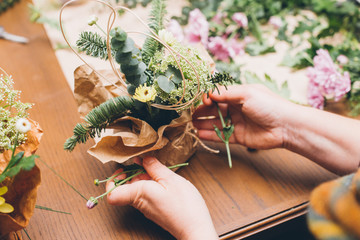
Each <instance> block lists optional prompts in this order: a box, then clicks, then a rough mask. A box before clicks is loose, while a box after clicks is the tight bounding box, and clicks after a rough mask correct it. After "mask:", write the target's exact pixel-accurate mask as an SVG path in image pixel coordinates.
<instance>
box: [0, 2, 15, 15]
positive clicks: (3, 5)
mask: <svg viewBox="0 0 360 240" xmlns="http://www.w3.org/2000/svg"><path fill="white" fill-rule="evenodd" d="M16 2H19V0H2V1H0V14H1V13H3V12H5V11H6V10H8V9H9V8H10V7H12V6H13V5H14V4H15V3H16Z"/></svg>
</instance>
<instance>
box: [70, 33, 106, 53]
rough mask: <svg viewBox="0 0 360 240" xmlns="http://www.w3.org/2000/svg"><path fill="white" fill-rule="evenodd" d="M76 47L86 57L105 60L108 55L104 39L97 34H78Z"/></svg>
mask: <svg viewBox="0 0 360 240" xmlns="http://www.w3.org/2000/svg"><path fill="white" fill-rule="evenodd" d="M76 46H77V47H78V48H79V50H80V51H81V52H85V53H86V55H89V56H93V57H97V58H100V59H104V60H107V59H108V53H107V47H106V39H105V38H104V37H102V36H100V35H99V34H98V33H93V32H87V31H84V32H82V33H81V34H80V38H79V39H78V40H77V41H76Z"/></svg>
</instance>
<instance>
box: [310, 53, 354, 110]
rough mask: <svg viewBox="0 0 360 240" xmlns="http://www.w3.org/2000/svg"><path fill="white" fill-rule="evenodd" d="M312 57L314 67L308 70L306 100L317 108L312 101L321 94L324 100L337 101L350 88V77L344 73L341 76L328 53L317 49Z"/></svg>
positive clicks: (317, 105)
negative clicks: (332, 99)
mask: <svg viewBox="0 0 360 240" xmlns="http://www.w3.org/2000/svg"><path fill="white" fill-rule="evenodd" d="M316 53H317V55H316V56H315V57H314V67H310V68H308V72H307V76H308V77H309V79H310V81H309V89H308V90H309V91H308V100H309V104H310V105H311V106H314V107H317V108H321V107H319V104H318V103H317V102H316V101H315V102H316V104H315V102H314V99H318V98H319V96H318V95H319V94H321V95H322V96H323V97H325V98H334V99H335V101H339V100H340V99H341V98H342V97H343V96H344V95H345V94H346V93H347V92H348V91H350V88H351V81H350V75H349V73H348V72H344V74H343V75H341V73H340V72H339V71H338V68H337V66H336V65H335V64H334V62H333V60H332V59H331V57H330V55H329V52H328V51H327V50H324V49H319V50H318V51H317V52H316ZM315 88H316V89H317V90H318V91H316V90H314V89H315Z"/></svg>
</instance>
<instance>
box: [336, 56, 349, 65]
mask: <svg viewBox="0 0 360 240" xmlns="http://www.w3.org/2000/svg"><path fill="white" fill-rule="evenodd" d="M336 60H337V61H338V62H339V63H340V65H345V64H347V63H348V62H349V59H348V58H347V56H345V55H342V54H340V55H339V56H337V58H336Z"/></svg>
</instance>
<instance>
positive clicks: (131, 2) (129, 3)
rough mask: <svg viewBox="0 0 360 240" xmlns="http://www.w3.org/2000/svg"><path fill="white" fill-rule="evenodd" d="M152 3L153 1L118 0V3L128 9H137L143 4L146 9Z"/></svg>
mask: <svg viewBox="0 0 360 240" xmlns="http://www.w3.org/2000/svg"><path fill="white" fill-rule="evenodd" d="M150 2H151V0H116V3H119V4H121V5H124V6H126V7H128V8H135V7H137V6H138V5H139V4H141V6H143V7H146V6H147V5H148V4H149V3H150Z"/></svg>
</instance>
